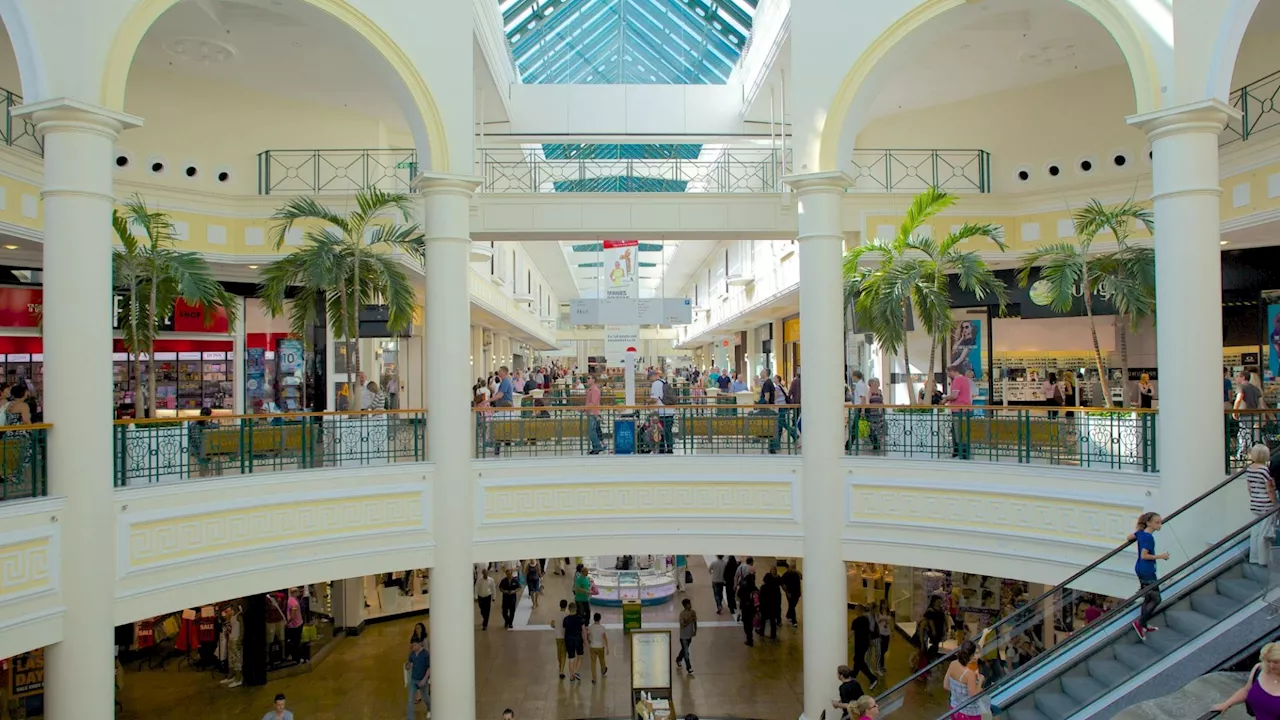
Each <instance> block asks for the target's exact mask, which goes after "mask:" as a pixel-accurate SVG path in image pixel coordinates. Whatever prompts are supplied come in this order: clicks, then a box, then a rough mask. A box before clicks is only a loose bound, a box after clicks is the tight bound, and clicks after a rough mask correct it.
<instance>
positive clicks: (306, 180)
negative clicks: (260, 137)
mask: <svg viewBox="0 0 1280 720" xmlns="http://www.w3.org/2000/svg"><path fill="white" fill-rule="evenodd" d="M417 175H418V153H417V152H416V151H414V150H405V149H400V148H387V149H381V150H265V151H263V152H260V153H258V194H259V195H271V194H272V193H305V194H308V195H325V194H334V193H348V194H349V193H355V192H357V191H359V190H369V189H372V188H377V189H379V190H384V191H386V192H393V193H407V192H410V191H411V190H412V189H413V179H414V178H415V177H417Z"/></svg>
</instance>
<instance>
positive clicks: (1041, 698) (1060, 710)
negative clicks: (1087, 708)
mask: <svg viewBox="0 0 1280 720" xmlns="http://www.w3.org/2000/svg"><path fill="white" fill-rule="evenodd" d="M1032 697H1034V698H1035V700H1036V709H1037V710H1039V711H1040V712H1041V713H1044V715H1045V717H1047V718H1049V720H1063V718H1068V717H1071V716H1072V715H1073V714H1074V713H1075V712H1076V711H1077V710H1079V709H1080V707H1081V704H1080V703H1079V702H1077V701H1076V700H1075V699H1074V698H1072V697H1071V696H1070V695H1067V694H1066V693H1060V692H1044V691H1040V692H1036V693H1035V694H1034V695H1033V696H1032Z"/></svg>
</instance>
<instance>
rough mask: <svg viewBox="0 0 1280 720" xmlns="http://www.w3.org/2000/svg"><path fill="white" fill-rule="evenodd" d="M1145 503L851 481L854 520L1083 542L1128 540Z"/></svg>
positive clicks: (852, 516)
mask: <svg viewBox="0 0 1280 720" xmlns="http://www.w3.org/2000/svg"><path fill="white" fill-rule="evenodd" d="M1141 511H1142V509H1141V508H1140V507H1137V506H1129V505H1124V504H1120V503H1115V504H1107V503H1099V502H1093V501H1087V500H1072V499H1070V498H1062V499H1054V498H1040V499H1037V498H1033V497H1026V496H1016V495H1004V494H1000V493H997V492H981V491H952V490H941V489H936V488H927V489H926V488H910V487H908V488H903V487H894V486H890V485H884V486H881V485H868V484H864V483H858V484H856V485H855V484H854V483H852V482H850V483H849V510H848V522H849V523H850V524H857V523H860V522H868V523H889V524H895V525H928V526H931V527H935V528H948V527H950V528H957V529H964V530H974V531H980V532H981V531H986V532H1008V533H1016V534H1019V535H1024V536H1026V535H1031V536H1040V537H1048V538H1057V539H1062V540H1070V541H1077V542H1087V543H1098V542H1106V543H1110V542H1113V541H1116V540H1122V539H1123V538H1124V537H1125V536H1126V535H1127V534H1128V533H1129V531H1130V530H1131V529H1132V528H1133V518H1134V517H1136V516H1137V514H1138V513H1140V512H1141Z"/></svg>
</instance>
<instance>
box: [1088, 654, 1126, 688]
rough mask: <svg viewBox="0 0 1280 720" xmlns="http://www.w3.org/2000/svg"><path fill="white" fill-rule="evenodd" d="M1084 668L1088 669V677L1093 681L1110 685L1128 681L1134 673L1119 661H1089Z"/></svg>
mask: <svg viewBox="0 0 1280 720" xmlns="http://www.w3.org/2000/svg"><path fill="white" fill-rule="evenodd" d="M1085 667H1087V668H1088V669H1089V675H1091V676H1092V677H1093V678H1094V679H1096V680H1100V681H1102V682H1104V683H1108V684H1112V685H1115V684H1119V683H1122V682H1124V681H1125V680H1128V679H1129V678H1130V677H1131V676H1132V675H1133V674H1134V672H1135V670H1134V668H1131V667H1129V666H1128V665H1125V664H1124V663H1122V662H1120V661H1119V660H1102V659H1095V660H1089V661H1087V662H1086V663H1085Z"/></svg>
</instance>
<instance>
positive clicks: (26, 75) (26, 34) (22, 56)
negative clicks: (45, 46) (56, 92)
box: [0, 0, 49, 102]
mask: <svg viewBox="0 0 1280 720" xmlns="http://www.w3.org/2000/svg"><path fill="white" fill-rule="evenodd" d="M0 20H3V21H4V27H5V30H6V31H7V32H8V33H9V44H11V45H12V46H13V54H14V56H15V57H16V58H17V60H18V78H19V79H20V80H21V82H22V97H23V100H24V101H25V102H33V101H36V100H43V99H45V96H47V95H48V93H49V90H48V88H49V86H48V82H47V80H46V79H45V70H44V63H43V62H41V60H40V53H39V50H38V48H37V47H36V39H35V35H34V34H33V33H32V32H31V29H30V26H29V25H28V24H27V16H26V12H25V11H24V10H23V9H22V5H20V4H18V2H17V1H16V0H0Z"/></svg>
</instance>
